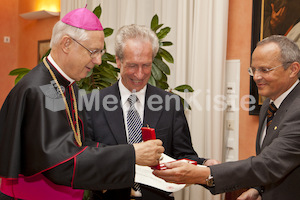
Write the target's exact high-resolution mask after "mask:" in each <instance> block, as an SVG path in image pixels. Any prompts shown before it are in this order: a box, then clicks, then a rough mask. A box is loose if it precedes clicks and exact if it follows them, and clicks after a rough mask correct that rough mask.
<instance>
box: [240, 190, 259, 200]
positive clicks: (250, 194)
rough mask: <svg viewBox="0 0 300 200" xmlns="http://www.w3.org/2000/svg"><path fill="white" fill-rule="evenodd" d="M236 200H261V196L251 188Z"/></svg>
mask: <svg viewBox="0 0 300 200" xmlns="http://www.w3.org/2000/svg"><path fill="white" fill-rule="evenodd" d="M237 200H261V196H260V195H259V193H258V191H257V190H256V189H254V188H251V189H249V190H247V191H246V192H244V193H243V194H241V195H240V196H239V197H238V198H237Z"/></svg>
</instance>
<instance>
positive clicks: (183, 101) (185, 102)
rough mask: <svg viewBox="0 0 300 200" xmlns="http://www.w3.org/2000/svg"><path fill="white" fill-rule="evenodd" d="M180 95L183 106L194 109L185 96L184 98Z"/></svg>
mask: <svg viewBox="0 0 300 200" xmlns="http://www.w3.org/2000/svg"><path fill="white" fill-rule="evenodd" d="M179 97H180V100H181V103H182V105H183V108H184V109H189V110H192V108H191V106H190V104H188V102H187V101H186V100H185V99H184V98H182V97H181V96H179Z"/></svg>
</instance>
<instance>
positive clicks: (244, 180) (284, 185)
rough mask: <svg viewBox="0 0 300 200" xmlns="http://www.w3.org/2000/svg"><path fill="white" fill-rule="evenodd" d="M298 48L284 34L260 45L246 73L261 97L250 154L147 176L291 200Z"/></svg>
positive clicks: (297, 127)
mask: <svg viewBox="0 0 300 200" xmlns="http://www.w3.org/2000/svg"><path fill="white" fill-rule="evenodd" d="M299 63H300V50H299V48H298V46H297V45H296V44H295V43H294V42H292V41H291V40H289V39H287V38H286V37H284V36H279V35H274V36H270V37H268V38H265V39H264V40H262V41H260V42H259V43H258V45H257V47H256V49H255V50H254V52H253V54H252V62H251V67H250V68H249V74H250V75H251V76H253V79H254V81H255V83H256V85H257V88H258V93H259V94H260V95H262V96H265V97H267V99H266V100H265V101H264V103H263V105H262V107H261V110H260V115H259V128H258V132H257V140H256V152H257V155H256V156H252V157H250V158H248V159H245V160H240V161H236V162H228V163H223V164H219V165H214V166H210V167H205V168H204V167H201V168H200V167H198V166H193V165H190V164H187V163H179V162H174V163H170V164H167V167H168V168H169V169H167V170H161V171H159V170H155V171H154V172H153V173H154V174H155V175H157V176H159V177H161V178H163V179H165V180H167V181H170V182H177V183H188V184H203V185H205V186H206V187H207V188H208V189H209V190H210V191H211V192H212V193H213V194H217V193H223V192H228V191H232V190H237V189H241V188H251V189H249V190H247V191H246V192H244V193H243V194H242V195H241V196H240V197H239V198H238V200H261V199H263V200H283V199H285V200H292V199H298V198H299V196H300V190H299V178H300V84H299V80H298V77H299V71H300V64H299Z"/></svg>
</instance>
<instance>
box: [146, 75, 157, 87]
mask: <svg viewBox="0 0 300 200" xmlns="http://www.w3.org/2000/svg"><path fill="white" fill-rule="evenodd" d="M148 83H149V84H150V85H153V86H156V82H155V79H154V78H153V76H152V75H151V76H150V78H149V80H148Z"/></svg>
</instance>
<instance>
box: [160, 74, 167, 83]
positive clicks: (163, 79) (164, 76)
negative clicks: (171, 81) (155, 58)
mask: <svg viewBox="0 0 300 200" xmlns="http://www.w3.org/2000/svg"><path fill="white" fill-rule="evenodd" d="M161 81H164V82H168V77H167V75H166V74H164V73H163V74H162V77H161Z"/></svg>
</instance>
